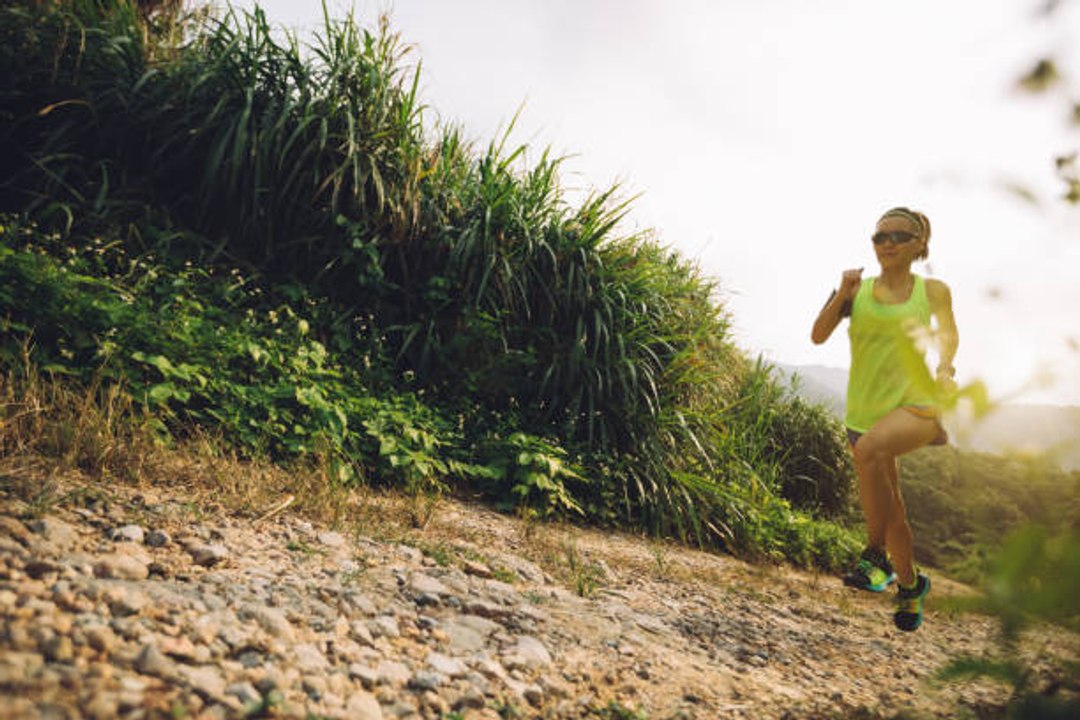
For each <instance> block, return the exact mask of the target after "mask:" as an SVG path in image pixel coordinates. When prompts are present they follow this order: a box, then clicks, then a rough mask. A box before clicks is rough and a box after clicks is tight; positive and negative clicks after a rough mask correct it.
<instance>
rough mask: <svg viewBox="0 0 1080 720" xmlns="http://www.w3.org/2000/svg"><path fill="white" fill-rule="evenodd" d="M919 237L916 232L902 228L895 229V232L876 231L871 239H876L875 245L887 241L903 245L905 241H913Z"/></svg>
mask: <svg viewBox="0 0 1080 720" xmlns="http://www.w3.org/2000/svg"><path fill="white" fill-rule="evenodd" d="M918 237H919V236H918V235H915V234H914V233H909V232H904V231H902V230H895V231H893V232H879V233H874V236H873V237H872V238H871V240H873V241H874V244H875V245H884V244H885V243H887V242H890V243H892V244H893V245H903V244H904V243H908V242H911V241H912V240H915V239H916V238H918Z"/></svg>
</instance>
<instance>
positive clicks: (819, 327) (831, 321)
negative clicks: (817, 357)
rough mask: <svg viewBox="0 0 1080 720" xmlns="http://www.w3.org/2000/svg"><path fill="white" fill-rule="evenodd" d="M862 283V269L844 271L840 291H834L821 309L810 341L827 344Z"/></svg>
mask: <svg viewBox="0 0 1080 720" xmlns="http://www.w3.org/2000/svg"><path fill="white" fill-rule="evenodd" d="M860 282H862V268H858V269H857V270H845V271H844V274H843V275H842V276H841V277H840V289H839V290H834V291H833V294H832V295H830V296H829V301H828V302H827V303H825V307H823V308H821V312H819V313H818V316H817V320H815V321H814V329H813V330H811V331H810V340H811V341H812V342H813V343H814V344H815V345H820V344H821V343H823V342H825V341H826V340H828V339H829V336H831V335H832V334H833V330H835V329H836V326H837V325H839V324H840V320H841V319H842V318H843V317H844V306H845V305H846V304H847V303H851V302H854V301H855V295H857V294H858V292H859V283H860Z"/></svg>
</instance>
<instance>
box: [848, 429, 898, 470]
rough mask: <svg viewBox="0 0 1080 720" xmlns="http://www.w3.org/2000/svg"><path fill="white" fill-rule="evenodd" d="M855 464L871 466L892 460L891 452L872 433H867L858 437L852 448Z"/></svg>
mask: <svg viewBox="0 0 1080 720" xmlns="http://www.w3.org/2000/svg"><path fill="white" fill-rule="evenodd" d="M852 454H853V455H854V458H855V464H856V466H859V465H862V466H864V467H871V466H875V465H880V464H882V463H888V462H892V459H893V458H892V454H891V453H890V452H889V449H888V447H887V446H886V445H885V444H884V443H882V442H879V441H878V438H877V437H876V436H875V435H874V434H873V433H867V434H866V435H863V436H862V437H861V438H859V441H858V442H857V443H855V447H854V448H853V449H852Z"/></svg>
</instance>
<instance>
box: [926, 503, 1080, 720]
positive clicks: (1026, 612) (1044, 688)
mask: <svg viewBox="0 0 1080 720" xmlns="http://www.w3.org/2000/svg"><path fill="white" fill-rule="evenodd" d="M1078 597H1080V529H1078V528H1077V526H1076V525H1073V526H1072V527H1070V528H1068V529H1066V530H1063V531H1060V532H1057V533H1051V532H1050V531H1048V530H1047V528H1045V527H1044V526H1041V525H1035V524H1029V525H1024V526H1023V527H1021V528H1019V529H1018V530H1016V531H1014V532H1013V533H1011V534H1010V535H1009V536H1008V538H1007V539H1006V540H1005V542H1004V544H1003V546H1002V548H1001V550H1000V551H999V552H997V553H995V555H994V557H993V560H992V563H991V569H990V571H989V573H988V575H987V578H986V581H985V584H984V594H983V595H980V596H978V597H974V598H966V599H960V600H955V599H954V600H953V601H952V605H953V606H954V607H955V608H958V609H960V610H967V611H977V612H983V613H989V614H991V615H993V616H994V617H995V618H997V619H998V620H999V621H1000V623H1001V633H1000V636H999V637H1000V643H999V647H998V649H997V652H996V653H995V654H993V655H986V656H963V657H957V658H954V659H953V660H952V661H951V662H950V663H949V664H948V665H946V667H945V668H943V669H942V670H941V671H940V672H939V673H938V677H939V678H940V679H942V680H946V681H954V682H955V681H961V680H965V679H969V678H992V679H995V680H999V681H1001V682H1004V683H1006V684H1008V685H1009V686H1010V687H1011V688H1012V694H1011V696H1010V697H1009V699H1008V701H1007V702H1006V703H1005V704H1004V705H1003V706H1002V707H1000V708H997V711H998V712H997V713H995V714H994V715H993V717H1003V718H1015V719H1017V720H1021V719H1023V720H1059V719H1060V720H1069V719H1071V718H1076V717H1080V648H1078V647H1077V646H1076V644H1075V642H1074V643H1073V644H1072V648H1071V655H1070V657H1067V658H1066V659H1065V660H1064V662H1063V663H1062V664H1061V665H1060V666H1055V665H1048V664H1047V662H1046V658H1044V657H1031V656H1030V654H1027V653H1024V652H1023V651H1022V649H1021V644H1020V640H1021V636H1022V635H1023V634H1024V632H1025V631H1026V630H1028V629H1030V628H1031V627H1032V626H1033V625H1035V624H1038V623H1045V622H1049V623H1053V624H1056V625H1059V626H1062V627H1065V628H1068V629H1070V630H1072V631H1074V632H1075V631H1078V630H1080V603H1078V602H1077V598H1078ZM983 716H986V714H985V713H984V714H982V715H980V717H983Z"/></svg>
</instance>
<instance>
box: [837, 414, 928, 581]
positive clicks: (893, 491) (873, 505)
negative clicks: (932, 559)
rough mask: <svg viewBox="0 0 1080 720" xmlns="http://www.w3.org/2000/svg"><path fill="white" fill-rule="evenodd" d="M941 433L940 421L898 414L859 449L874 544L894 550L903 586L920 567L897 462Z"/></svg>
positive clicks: (865, 509)
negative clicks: (939, 430) (917, 561)
mask: <svg viewBox="0 0 1080 720" xmlns="http://www.w3.org/2000/svg"><path fill="white" fill-rule="evenodd" d="M937 433H938V426H937V423H936V422H935V421H934V420H932V419H929V418H924V417H919V416H918V415H915V414H914V413H911V412H908V411H907V410H903V409H897V410H893V411H892V412H891V413H889V414H888V415H886V416H885V417H883V418H881V419H880V420H878V422H877V423H876V424H875V425H874V427H872V428H870V431H869V432H867V433H866V434H865V435H863V436H862V437H861V438H859V441H858V442H857V443H856V444H855V453H854V454H855V471H856V473H857V474H858V477H859V497H860V499H861V500H862V504H863V513H864V515H865V516H866V527H867V534H868V535H869V541H870V545H871V546H874V547H881V546H882V545H884V546H885V547H887V548H888V550H889V553H890V554H891V555H892V558H893V564H894V567H895V570H896V575H897V578H898V579H899V580H900V582H901V584H903V585H911V584H912V583H913V582H915V564H914V552H913V547H912V546H913V543H912V536H911V526H909V525H908V521H907V510H906V508H905V507H904V500H903V498H902V497H901V495H900V483H899V479H898V477H899V472H898V469H897V458H899V457H900V456H901V455H904V454H905V453H909V452H911V451H912V450H917V449H919V448H921V447H923V446H924V445H929V444H930V442H932V441H933V439H934V438H935V437H936V436H937ZM875 543H879V544H876V545H875Z"/></svg>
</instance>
